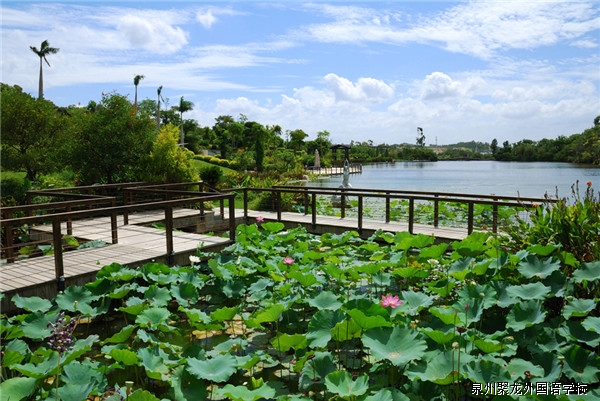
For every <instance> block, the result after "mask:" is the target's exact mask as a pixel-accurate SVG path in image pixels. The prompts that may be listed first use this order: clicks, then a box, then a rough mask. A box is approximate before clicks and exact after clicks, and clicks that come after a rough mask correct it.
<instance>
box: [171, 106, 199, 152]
mask: <svg viewBox="0 0 600 401" xmlns="http://www.w3.org/2000/svg"><path fill="white" fill-rule="evenodd" d="M173 108H174V109H175V110H176V111H178V112H179V117H180V121H181V124H180V125H179V127H180V133H179V146H181V147H182V148H183V145H184V140H185V136H184V131H183V113H186V112H188V111H190V110H192V109H193V108H194V103H192V102H190V101H188V100H185V99H184V98H183V96H181V98H180V99H179V105H178V106H174V107H173Z"/></svg>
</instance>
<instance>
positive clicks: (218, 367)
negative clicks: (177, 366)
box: [187, 354, 237, 383]
mask: <svg viewBox="0 0 600 401" xmlns="http://www.w3.org/2000/svg"><path fill="white" fill-rule="evenodd" d="M236 370H237V361H236V359H235V357H234V356H232V355H229V354H225V355H218V356H215V357H213V358H210V359H205V360H200V359H196V358H188V360H187V371H188V372H189V373H190V374H192V375H193V376H195V377H197V378H198V379H205V380H208V381H211V382H213V383H223V382H226V381H227V380H229V378H230V377H231V375H233V374H234V373H235V372H236Z"/></svg>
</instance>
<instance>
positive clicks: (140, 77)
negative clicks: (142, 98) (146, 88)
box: [133, 75, 144, 107]
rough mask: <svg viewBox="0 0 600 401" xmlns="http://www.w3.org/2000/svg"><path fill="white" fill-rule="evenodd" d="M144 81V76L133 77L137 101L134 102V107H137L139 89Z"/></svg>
mask: <svg viewBox="0 0 600 401" xmlns="http://www.w3.org/2000/svg"><path fill="white" fill-rule="evenodd" d="M142 79H144V76H143V75H136V76H135V77H133V84H134V85H135V100H134V101H133V107H137V87H138V85H139V84H140V81H141V80H142Z"/></svg>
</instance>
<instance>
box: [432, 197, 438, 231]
mask: <svg viewBox="0 0 600 401" xmlns="http://www.w3.org/2000/svg"><path fill="white" fill-rule="evenodd" d="M434 196H435V200H434V201H433V226H434V227H436V228H437V226H438V225H439V223H440V201H439V200H438V194H435V195H434Z"/></svg>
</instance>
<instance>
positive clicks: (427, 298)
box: [399, 291, 433, 316]
mask: <svg viewBox="0 0 600 401" xmlns="http://www.w3.org/2000/svg"><path fill="white" fill-rule="evenodd" d="M400 299H401V300H402V301H404V305H400V306H399V308H400V310H402V311H403V312H406V313H408V314H409V315H411V316H414V315H417V314H418V313H419V312H420V311H421V310H422V309H424V308H427V307H429V306H431V304H433V297H432V296H431V295H427V294H425V293H423V292H415V291H402V294H401V296H400Z"/></svg>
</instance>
